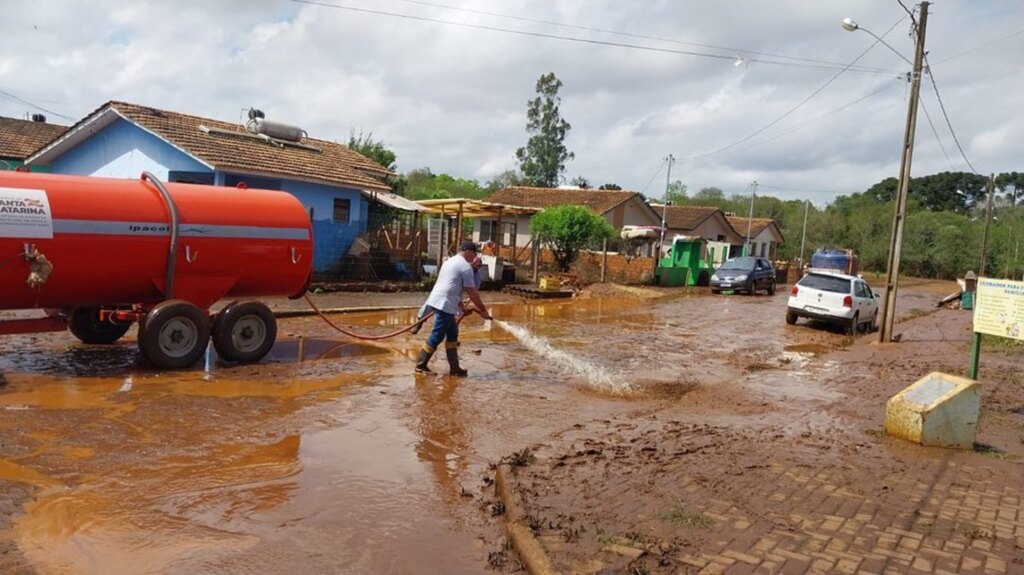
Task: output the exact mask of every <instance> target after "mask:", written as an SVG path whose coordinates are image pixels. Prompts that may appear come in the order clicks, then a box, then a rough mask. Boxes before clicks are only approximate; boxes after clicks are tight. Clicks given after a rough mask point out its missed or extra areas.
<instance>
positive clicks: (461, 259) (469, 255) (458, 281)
mask: <svg viewBox="0 0 1024 575" xmlns="http://www.w3.org/2000/svg"><path fill="white" fill-rule="evenodd" d="M477 251H479V248H478V247H477V245H476V244H475V243H473V242H471V241H468V240H467V241H464V242H462V243H461V244H460V245H459V253H458V254H457V255H455V256H454V257H451V258H448V261H446V262H444V264H443V265H442V266H441V269H440V270H439V271H438V273H437V282H435V283H434V289H432V290H430V295H429V296H427V303H426V305H427V307H428V308H429V311H433V312H434V328H433V329H432V330H431V331H430V336H428V337H427V342H426V343H424V344H423V347H422V348H421V349H420V354H419V357H418V358H417V359H416V371H417V373H432V372H431V371H430V368H429V367H428V366H427V363H428V362H429V361H430V358H431V357H433V355H434V352H435V351H436V350H437V346H439V345H441V342H442V341H444V342H445V344H444V349H445V353H446V354H447V355H448V366H449V368H450V373H451V375H456V376H459V377H465V376H466V375H467V374H468V373H469V372H468V371H466V370H465V369H462V367H461V366H460V365H459V323H458V321H457V318H456V314H457V313H458V311H459V304H460V303H461V302H462V294H463V293H465V294H466V295H468V296H469V300H470V301H471V302H473V305H474V306H475V307H476V310H477V312H478V313H479V314H480V315H481V317H483V318H484V319H491V314H490V313H488V312H487V306H485V305H484V302H483V301H481V299H480V292H478V291H477V284H476V281H475V278H474V277H473V266H472V265H471V264H472V262H473V260H474V259H476V256H477Z"/></svg>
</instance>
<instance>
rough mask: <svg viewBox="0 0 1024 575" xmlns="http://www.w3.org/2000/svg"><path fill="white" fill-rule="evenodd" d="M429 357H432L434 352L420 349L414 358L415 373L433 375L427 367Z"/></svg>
mask: <svg viewBox="0 0 1024 575" xmlns="http://www.w3.org/2000/svg"><path fill="white" fill-rule="evenodd" d="M431 357H434V352H432V351H427V350H425V349H420V355H419V357H417V358H416V373H434V372H433V371H430V367H429V366H427V362H429V361H430V358H431Z"/></svg>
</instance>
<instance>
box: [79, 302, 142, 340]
mask: <svg viewBox="0 0 1024 575" xmlns="http://www.w3.org/2000/svg"><path fill="white" fill-rule="evenodd" d="M131 327H132V325H131V324H130V323H113V322H109V321H100V308H98V307H76V308H75V309H73V310H71V316H70V317H69V318H68V330H69V331H70V332H71V334H72V335H74V336H75V337H77V338H78V339H79V340H81V341H82V343H91V344H99V345H110V344H112V343H114V342H115V341H117V340H119V339H121V336H123V335H124V334H125V333H127V332H128V330H129V329H130V328H131Z"/></svg>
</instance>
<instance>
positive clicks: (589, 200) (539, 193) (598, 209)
mask: <svg viewBox="0 0 1024 575" xmlns="http://www.w3.org/2000/svg"><path fill="white" fill-rule="evenodd" d="M638 195H640V194H639V193H638V192H630V191H626V190H581V189H577V188H572V189H559V188H526V187H516V188H505V189H503V190H499V191H497V192H495V193H493V194H491V195H490V196H488V197H487V198H485V200H486V201H488V202H490V203H492V204H506V205H511V206H521V207H524V208H539V209H543V208H551V207H554V206H563V205H567V204H568V205H576V206H584V207H586V208H587V209H589V210H590V211H591V212H593V213H594V214H597V215H603V214H604V213H605V212H607V211H609V210H611V209H612V208H614V207H615V206H618V205H619V204H621V203H623V202H625V201H627V200H630V199H631V198H633V196H638Z"/></svg>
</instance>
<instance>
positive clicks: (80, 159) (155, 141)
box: [49, 120, 369, 272]
mask: <svg viewBox="0 0 1024 575" xmlns="http://www.w3.org/2000/svg"><path fill="white" fill-rule="evenodd" d="M49 168H50V170H51V171H52V172H53V173H55V174H74V175H80V176H97V177H108V178H128V179H136V178H138V177H139V175H140V174H141V173H142V172H143V171H149V172H152V173H153V175H155V176H157V177H158V178H160V179H162V180H164V181H167V180H168V173H169V172H171V171H183V172H211V170H210V168H208V167H206V166H205V165H203V164H202V163H200V162H199V161H197V160H196V159H195V158H192V157H191V156H189V155H188V154H186V153H184V152H182V151H181V150H179V149H177V148H175V147H174V146H171V145H170V144H168V143H166V142H164V141H163V140H161V139H160V138H157V137H156V136H154V135H153V134H150V133H149V132H147V131H145V130H143V129H141V128H139V127H138V126H136V125H135V124H132V123H131V122H127V121H125V120H118V121H116V122H114V123H113V124H111V125H109V126H107V127H106V128H104V129H103V130H100V131H99V132H97V133H96V134H93V135H92V136H90V137H89V138H88V139H86V140H85V141H84V142H82V143H81V144H79V145H78V146H76V147H74V148H72V149H70V150H68V151H67V152H65V153H63V154H61V155H60V156H59V157H58V158H57V159H55V160H54V161H53V162H52V163H51V164H50V166H49ZM232 176H236V177H239V178H241V179H242V180H246V179H247V177H246V175H245V174H235V173H226V172H221V171H219V170H218V171H216V172H214V182H215V183H216V185H224V184H225V181H226V180H227V179H228V178H230V177H232ZM252 178H253V179H266V178H259V177H256V176H253V177H252ZM280 182H281V186H280V189H282V190H284V191H286V192H289V193H291V194H292V195H293V196H295V197H296V198H298V200H299V201H300V202H302V204H303V205H304V206H306V211H309V210H310V208H312V210H313V269H314V270H316V271H318V272H320V271H326V270H328V269H330V268H331V267H333V266H334V265H336V264H337V263H338V262H340V261H341V260H342V259H343V258H344V257H345V255H346V254H348V250H349V248H351V247H352V242H353V241H354V240H355V238H356V236H358V235H359V234H361V233H363V232H364V231H366V220H367V212H368V210H369V204H368V202H367V201H366V198H365V197H364V196H363V195H362V194H361V193H360V192H359V191H358V190H353V189H348V188H341V187H336V186H330V185H327V184H314V183H309V182H301V181H295V180H287V179H284V178H281V179H280ZM253 187H256V186H255V185H254V186H253ZM335 198H341V199H347V200H349V206H350V207H349V221H348V223H334V220H333V216H334V199H335Z"/></svg>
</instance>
